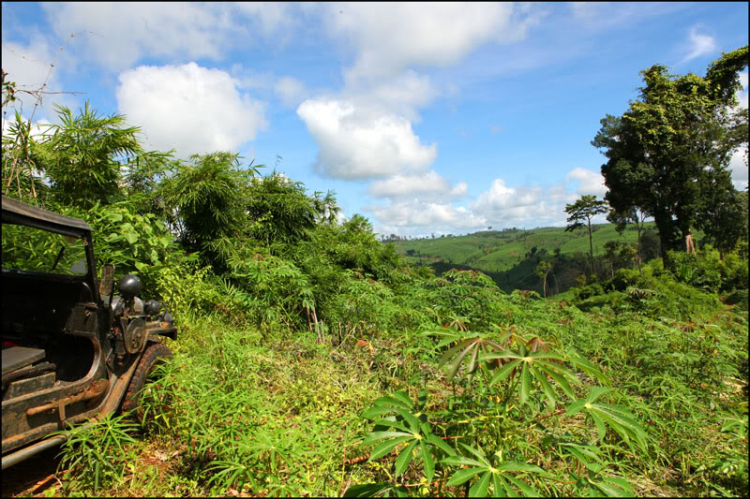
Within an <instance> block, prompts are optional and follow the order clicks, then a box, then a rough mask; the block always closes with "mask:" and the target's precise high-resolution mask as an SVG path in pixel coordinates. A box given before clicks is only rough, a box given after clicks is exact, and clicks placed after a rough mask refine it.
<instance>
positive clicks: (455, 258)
mask: <svg viewBox="0 0 750 499" xmlns="http://www.w3.org/2000/svg"><path fill="white" fill-rule="evenodd" d="M654 228H655V227H654V224H653V223H649V224H646V229H647V230H648V229H654ZM593 239H594V254H595V255H601V254H603V253H604V245H605V244H606V243H607V242H608V241H620V242H623V243H635V242H636V241H637V239H638V232H637V231H636V230H635V228H633V229H628V230H625V231H624V232H623V233H622V234H620V233H618V232H617V231H616V230H615V225H614V224H602V225H595V226H594V234H593ZM394 244H395V245H396V247H397V249H398V252H399V253H400V254H402V255H404V257H406V260H407V261H409V262H410V263H414V264H419V263H420V260H421V263H422V264H428V263H430V262H431V261H436V259H439V260H440V261H444V262H447V263H453V264H459V265H467V266H470V267H473V268H476V269H478V270H482V271H486V272H501V271H505V270H509V269H511V268H513V267H514V266H515V265H517V264H518V263H519V262H521V261H523V260H524V255H526V253H527V252H529V251H531V250H532V248H534V247H536V248H537V251H541V250H543V249H544V250H547V253H549V254H552V253H554V251H555V249H557V248H559V249H560V253H561V254H563V255H565V254H573V253H588V251H589V238H588V232H587V231H585V230H577V231H574V232H565V229H564V228H562V227H559V228H558V227H542V228H538V229H530V230H526V231H524V230H515V231H514V230H505V231H483V232H476V233H474V234H468V235H466V236H450V237H439V238H436V239H420V240H415V241H396V242H395V243H394ZM409 250H413V251H414V252H415V253H414V254H413V255H412V254H410V253H409Z"/></svg>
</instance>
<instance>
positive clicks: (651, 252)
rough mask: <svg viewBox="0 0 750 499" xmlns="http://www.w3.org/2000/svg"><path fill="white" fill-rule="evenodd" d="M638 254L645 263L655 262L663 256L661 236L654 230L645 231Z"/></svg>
mask: <svg viewBox="0 0 750 499" xmlns="http://www.w3.org/2000/svg"><path fill="white" fill-rule="evenodd" d="M638 254H639V255H640V256H641V258H643V261H644V262H648V261H649V260H653V259H654V258H656V257H658V256H659V255H660V254H661V243H660V242H659V236H658V235H657V234H656V232H654V231H653V230H646V231H643V234H642V235H641V243H640V245H639V246H638Z"/></svg>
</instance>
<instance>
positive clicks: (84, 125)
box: [36, 101, 141, 208]
mask: <svg viewBox="0 0 750 499" xmlns="http://www.w3.org/2000/svg"><path fill="white" fill-rule="evenodd" d="M57 115H58V119H59V120H60V125H50V127H51V129H52V130H53V131H54V133H53V135H52V136H51V137H50V139H49V140H48V141H44V142H42V143H41V144H39V153H38V155H39V156H38V157H39V158H40V161H38V162H37V164H36V166H37V168H38V169H40V170H41V171H43V172H44V173H45V174H46V175H47V176H48V177H49V179H50V181H51V182H52V191H53V192H54V197H55V199H56V200H58V201H59V202H61V203H63V204H75V205H78V206H81V207H83V208H90V207H91V206H92V205H93V204H94V203H96V202H99V203H102V204H105V203H107V202H108V199H109V198H110V197H111V196H113V195H115V194H117V192H118V185H117V182H118V180H119V178H120V169H121V168H122V166H123V164H124V163H127V162H128V161H129V160H130V159H132V157H134V156H136V155H137V154H138V153H140V152H141V149H140V146H139V145H138V141H137V139H136V134H137V133H138V132H139V128H138V127H126V125H125V116H123V115H120V114H115V115H112V116H101V115H99V114H98V113H97V112H96V110H94V109H93V108H91V106H90V105H89V102H88V101H86V104H85V106H84V108H83V109H81V110H79V114H78V115H77V116H75V117H74V116H73V113H72V112H71V111H70V109H68V108H66V107H58V108H57Z"/></svg>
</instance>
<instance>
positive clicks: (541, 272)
mask: <svg viewBox="0 0 750 499" xmlns="http://www.w3.org/2000/svg"><path fill="white" fill-rule="evenodd" d="M550 270H552V264H551V263H550V262H548V261H547V260H542V261H541V262H539V265H537V266H536V269H535V272H536V275H538V276H539V277H541V278H542V289H544V297H545V298H547V275H548V274H549V273H550Z"/></svg>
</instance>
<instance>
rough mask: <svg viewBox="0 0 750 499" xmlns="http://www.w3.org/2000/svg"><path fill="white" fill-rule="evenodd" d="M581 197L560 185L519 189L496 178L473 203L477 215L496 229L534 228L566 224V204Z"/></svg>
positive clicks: (471, 206)
mask: <svg viewBox="0 0 750 499" xmlns="http://www.w3.org/2000/svg"><path fill="white" fill-rule="evenodd" d="M577 198H578V196H577V195H576V194H574V193H571V192H569V191H568V190H567V189H566V188H565V186H564V185H562V184H558V185H555V186H552V187H547V188H544V187H542V186H539V185H532V186H525V187H520V188H515V187H509V186H506V185H505V181H504V180H503V179H495V180H494V181H493V182H492V186H491V187H490V189H488V190H487V191H485V192H482V193H481V194H480V195H479V197H478V198H477V200H476V202H474V203H472V204H470V208H471V209H472V211H473V212H474V213H481V214H482V216H483V217H484V218H486V219H487V220H488V221H489V222H490V224H491V225H493V226H495V227H510V226H518V225H528V226H533V227H541V226H545V225H546V226H549V225H561V224H564V223H565V205H566V204H568V203H573V202H574V201H575V200H576V199H577Z"/></svg>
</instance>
